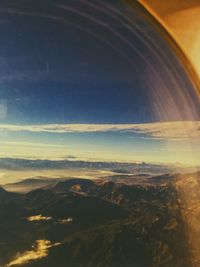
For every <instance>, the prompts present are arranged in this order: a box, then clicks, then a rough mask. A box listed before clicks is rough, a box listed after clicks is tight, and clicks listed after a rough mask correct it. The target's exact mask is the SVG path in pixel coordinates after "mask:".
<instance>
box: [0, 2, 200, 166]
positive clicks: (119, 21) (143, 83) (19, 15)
mask: <svg viewBox="0 0 200 267" xmlns="http://www.w3.org/2000/svg"><path fill="white" fill-rule="evenodd" d="M0 35H1V42H0V148H1V149H0V157H8V158H9V157H16V158H32V159H34V158H35V159H38V158H48V159H55V160H56V159H65V158H66V159H72V160H74V159H85V160H88V159H89V160H105V161H115V160H116V161H148V162H162V163H163V162H164V163H169V162H181V163H184V164H198V157H199V156H200V134H199V129H200V125H199V117H200V110H199V99H198V97H197V94H196V91H195V88H194V83H193V81H192V80H191V77H190V76H189V75H188V73H187V68H186V67H185V66H184V64H183V63H182V62H181V60H180V58H179V57H178V55H177V53H176V50H174V49H173V46H172V45H171V44H170V43H169V42H168V39H167V38H165V36H164V35H163V34H161V32H160V31H159V28H158V27H157V26H156V25H155V24H154V23H153V21H152V20H151V19H149V17H148V16H147V15H146V13H145V12H144V11H143V9H142V8H141V7H140V6H139V5H138V4H134V5H133V7H129V6H127V5H126V4H124V3H123V1H122V2H121V1H98V0H95V1H89V0H79V1H51V2H49V1H42V3H41V1H31V0H28V1H22V0H19V1H17V2H16V1H9V3H6V2H4V3H0Z"/></svg>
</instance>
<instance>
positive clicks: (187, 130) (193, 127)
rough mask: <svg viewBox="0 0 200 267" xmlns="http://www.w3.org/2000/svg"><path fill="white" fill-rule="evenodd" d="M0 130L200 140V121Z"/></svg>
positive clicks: (3, 128) (2, 126)
mask: <svg viewBox="0 0 200 267" xmlns="http://www.w3.org/2000/svg"><path fill="white" fill-rule="evenodd" d="M0 130H1V131H12V132H19V131H27V132H35V133H37V132H38V133H39V132H48V133H95V132H129V133H133V134H138V135H141V136H143V137H144V136H146V137H150V138H154V139H167V140H168V139H169V140H172V139H175V140H184V139H200V121H174V122H156V123H144V124H35V125H13V124H0Z"/></svg>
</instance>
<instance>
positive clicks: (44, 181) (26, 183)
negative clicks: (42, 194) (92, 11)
mask: <svg viewBox="0 0 200 267" xmlns="http://www.w3.org/2000/svg"><path fill="white" fill-rule="evenodd" d="M59 180H61V179H56V178H52V179H48V178H43V177H41V178H40V177H36V178H29V179H23V180H21V181H19V182H16V183H11V184H6V185H3V188H4V189H6V190H7V191H11V192H18V193H27V192H29V191H32V190H35V189H39V188H42V187H45V186H50V185H54V184H56V182H57V181H59Z"/></svg>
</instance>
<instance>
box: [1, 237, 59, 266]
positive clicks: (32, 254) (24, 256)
mask: <svg viewBox="0 0 200 267" xmlns="http://www.w3.org/2000/svg"><path fill="white" fill-rule="evenodd" d="M58 245H60V243H54V244H52V243H51V241H49V240H37V241H36V243H35V245H34V247H33V250H28V251H25V252H23V253H19V254H17V255H16V257H15V259H14V260H12V261H11V262H10V263H8V264H7V265H6V267H10V266H16V265H22V264H26V263H29V262H31V261H33V260H38V259H41V258H44V257H47V256H48V250H49V249H50V248H51V247H55V246H58Z"/></svg>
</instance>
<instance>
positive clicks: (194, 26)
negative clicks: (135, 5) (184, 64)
mask: <svg viewBox="0 0 200 267" xmlns="http://www.w3.org/2000/svg"><path fill="white" fill-rule="evenodd" d="M139 2H140V3H142V5H144V7H145V8H146V9H147V10H148V11H149V12H150V13H151V14H152V15H153V17H155V18H156V19H157V20H158V21H159V23H160V24H161V25H162V26H164V28H165V29H166V30H167V32H168V33H170V35H171V36H172V37H173V38H174V40H175V41H176V42H177V43H178V45H179V47H181V49H182V50H183V52H184V53H185V55H186V56H187V57H188V59H189V60H190V62H191V63H192V65H193V67H194V69H195V71H196V73H197V75H198V77H199V79H200V24H199V14H200V2H199V1H197V0H190V1H189V2H188V1H177V0H176V1H174V0H168V1H153V0H140V1H139Z"/></svg>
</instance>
